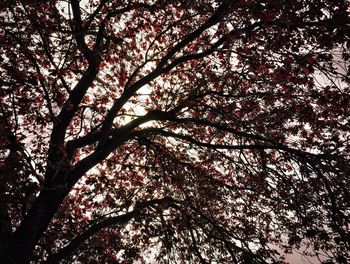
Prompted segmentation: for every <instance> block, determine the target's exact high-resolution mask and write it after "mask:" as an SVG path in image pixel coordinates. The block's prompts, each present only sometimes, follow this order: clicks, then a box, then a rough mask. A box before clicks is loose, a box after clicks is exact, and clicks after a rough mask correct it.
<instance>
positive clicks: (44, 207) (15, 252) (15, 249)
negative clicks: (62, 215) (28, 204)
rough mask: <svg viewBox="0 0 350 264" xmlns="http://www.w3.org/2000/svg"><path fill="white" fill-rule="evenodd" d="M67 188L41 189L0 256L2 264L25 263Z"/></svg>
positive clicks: (27, 261)
mask: <svg viewBox="0 0 350 264" xmlns="http://www.w3.org/2000/svg"><path fill="white" fill-rule="evenodd" d="M66 194H67V190H63V189H55V190H43V191H42V192H41V193H40V195H39V196H38V198H37V199H36V200H35V202H34V204H33V206H32V208H31V209H30V210H29V212H28V214H27V215H26V216H25V218H24V219H23V221H22V223H21V225H20V226H19V227H18V229H17V230H16V232H15V233H14V234H13V236H12V238H11V240H10V242H9V245H8V247H7V249H6V250H5V253H3V256H2V257H0V259H1V263H3V264H26V263H29V260H30V256H31V254H32V253H33V251H34V248H35V246H36V244H37V243H38V241H39V239H40V237H41V236H42V234H43V233H44V231H45V230H46V229H47V227H48V225H49V223H50V221H51V219H52V218H53V216H54V214H55V213H56V211H57V209H58V207H59V206H60V204H61V203H62V201H63V199H64V197H65V196H66Z"/></svg>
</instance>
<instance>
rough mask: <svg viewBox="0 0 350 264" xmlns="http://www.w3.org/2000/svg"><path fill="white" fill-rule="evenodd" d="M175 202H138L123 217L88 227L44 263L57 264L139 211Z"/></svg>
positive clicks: (116, 217)
mask: <svg viewBox="0 0 350 264" xmlns="http://www.w3.org/2000/svg"><path fill="white" fill-rule="evenodd" d="M174 202H176V201H175V200H174V199H172V198H171V197H165V198H161V199H154V200H150V201H146V202H140V203H138V204H136V206H135V209H134V210H133V211H131V212H128V213H125V214H123V215H118V216H114V217H109V218H106V219H104V220H102V221H100V222H98V223H95V224H93V225H91V226H90V227H88V228H87V229H86V230H85V231H83V232H82V233H80V234H79V235H77V236H76V237H75V238H74V239H73V240H71V242H70V243H69V244H68V245H67V246H65V247H63V248H61V249H60V250H59V251H58V252H57V253H55V254H53V255H51V256H50V257H49V258H48V259H47V260H46V261H45V263H46V264H53V263H58V262H59V261H60V260H62V259H63V258H66V257H68V256H70V255H71V254H72V253H73V252H74V251H75V250H77V249H78V248H79V247H80V246H81V245H82V244H83V243H84V242H85V241H86V240H88V239H89V238H91V237H92V236H93V235H95V234H96V233H97V232H99V231H100V230H102V229H103V228H108V227H114V226H117V225H125V224H127V223H128V222H129V221H130V220H131V219H133V218H135V217H136V216H138V215H140V213H141V211H142V210H144V209H146V208H147V207H151V206H154V205H157V204H163V205H164V206H167V207H168V206H169V204H171V203H174Z"/></svg>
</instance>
